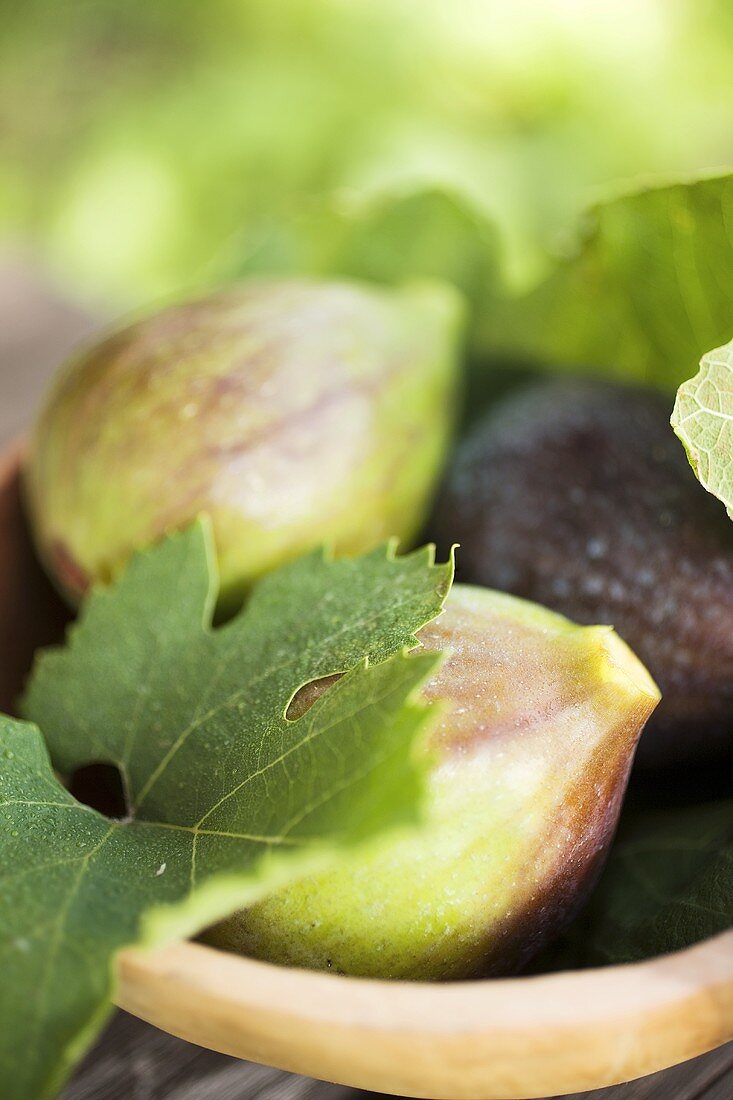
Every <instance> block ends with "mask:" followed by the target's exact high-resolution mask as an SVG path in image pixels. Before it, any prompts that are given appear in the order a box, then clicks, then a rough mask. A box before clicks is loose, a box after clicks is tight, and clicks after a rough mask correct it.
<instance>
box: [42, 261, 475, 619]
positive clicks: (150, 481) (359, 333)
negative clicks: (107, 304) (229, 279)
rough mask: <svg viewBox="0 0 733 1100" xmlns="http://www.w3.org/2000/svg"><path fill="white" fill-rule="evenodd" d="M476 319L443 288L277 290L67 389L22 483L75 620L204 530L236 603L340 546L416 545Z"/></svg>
mask: <svg viewBox="0 0 733 1100" xmlns="http://www.w3.org/2000/svg"><path fill="white" fill-rule="evenodd" d="M461 319H462V307H461V304H460V300H459V298H458V297H457V295H456V294H455V292H454V291H453V290H451V289H449V288H447V287H443V286H441V285H438V284H427V283H426V284H416V285H414V286H407V287H405V288H403V289H401V290H397V291H395V290H385V289H378V288H376V287H369V286H367V285H362V284H358V283H348V282H325V283H323V282H316V281H307V280H301V281H298V280H283V279H271V280H262V281H253V282H249V283H245V284H243V285H241V286H239V287H235V288H233V289H229V290H225V291H222V292H220V293H218V294H214V295H213V296H211V297H209V298H206V299H203V300H201V301H197V302H192V303H188V304H185V305H178V306H173V307H171V308H169V309H165V310H163V311H162V312H161V313H158V314H157V315H155V316H152V317H149V318H147V319H144V320H141V321H138V322H137V323H135V324H132V325H130V326H129V327H128V328H125V329H123V330H121V331H119V332H116V333H113V334H112V335H109V336H107V337H106V338H104V339H102V340H101V341H100V342H98V343H97V344H95V345H94V346H92V347H90V348H89V349H88V350H86V351H84V352H83V353H82V354H80V355H79V356H78V357H77V358H75V359H74V360H72V361H71V362H70V363H69V365H68V366H67V367H66V369H65V370H63V371H62V372H61V374H60V376H59V378H58V381H57V383H56V385H55V386H54V387H53V388H52V391H51V393H50V394H49V397H48V400H47V403H46V405H45V407H44V409H43V410H42V412H41V415H40V417H39V419H38V422H37V424H36V428H35V431H34V434H33V439H32V445H31V449H30V455H29V460H28V463H27V470H26V487H27V497H28V501H29V506H30V514H31V521H32V526H33V529H34V533H35V538H36V542H37V545H38V548H39V551H40V554H41V557H42V559H43V561H44V562H45V564H46V565H47V567H48V569H49V572H50V573H51V576H52V577H53V578H54V579H55V581H56V582H57V584H58V585H59V586H60V588H61V589H62V590H63V591H64V592H65V594H66V595H67V596H68V597H70V599H71V600H72V602H76V601H77V600H78V598H79V597H80V595H81V594H82V593H83V592H84V590H85V589H86V588H87V586H88V585H89V583H90V582H91V581H94V580H102V581H106V580H109V579H110V578H111V577H112V576H114V575H115V574H116V573H117V571H118V570H119V569H120V567H121V566H122V565H123V564H124V563H125V561H126V560H127V558H128V557H129V555H130V554H131V552H132V551H133V550H135V549H137V548H139V547H141V546H145V545H148V544H150V543H152V542H154V541H156V540H157V539H158V538H160V537H161V536H162V535H163V534H164V533H166V532H167V531H169V530H172V529H175V528H178V527H181V526H184V525H186V524H187V523H189V522H191V521H192V520H193V519H195V517H196V516H197V515H198V514H199V513H201V512H207V513H208V514H209V515H210V517H211V519H212V521H213V525H214V534H215V541H216V549H217V555H218V559H219V568H220V574H221V580H222V597H223V602H224V603H225V604H226V603H229V602H232V601H236V600H237V599H238V598H239V597H241V595H242V594H243V593H244V592H245V591H246V590H247V589H248V587H249V586H250V585H251V583H252V582H253V581H254V580H255V579H256V578H257V577H258V576H260V575H261V574H263V573H265V572H268V571H269V570H271V569H273V568H274V567H276V566H277V565H279V564H281V563H283V562H284V561H286V560H288V559H290V558H294V557H297V556H298V555H299V554H301V553H303V552H304V551H306V550H307V549H309V548H311V547H313V546H315V545H321V544H324V543H327V544H330V545H331V546H333V547H334V549H335V550H336V551H337V552H345V553H346V552H348V553H357V552H361V551H363V550H365V549H369V548H371V547H372V546H374V545H376V544H378V543H379V542H381V541H383V540H384V539H385V538H388V537H390V536H393V535H397V536H399V537H400V538H401V540H402V541H403V542H407V543H409V542H410V540H411V539H412V538H413V537H414V536H415V534H416V533H417V531H418V530H419V528H420V526H421V524H422V522H423V519H424V513H425V510H426V508H427V507H428V506H429V502H430V497H431V493H432V490H433V488H434V484H435V481H436V478H437V477H438V476H439V473H440V470H441V466H442V462H443V460H444V457H445V451H446V447H447V443H448V440H449V437H450V434H451V429H452V425H453V420H454V408H455V391H456V373H457V344H458V337H459V330H460V326H461Z"/></svg>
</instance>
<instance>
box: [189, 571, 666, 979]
mask: <svg viewBox="0 0 733 1100" xmlns="http://www.w3.org/2000/svg"><path fill="white" fill-rule="evenodd" d="M419 638H420V641H421V643H422V645H423V646H425V647H426V648H429V649H439V650H447V654H448V655H447V657H446V659H445V661H444V663H443V665H442V667H441V668H440V670H439V672H438V673H437V675H436V676H435V677H434V678H433V679H432V680H431V681H430V682H429V683H428V684H427V685H426V686H425V687H424V689H423V692H424V695H425V697H426V698H427V699H428V700H430V701H431V702H434V703H436V704H440V705H441V712H440V715H439V717H438V720H437V723H436V726H435V727H434V730H433V733H432V735H431V739H430V743H429V744H428V745H427V746H425V747H424V749H423V751H425V752H427V753H429V758H428V759H429V760H430V770H429V788H428V798H427V806H426V817H427V820H426V823H425V825H424V826H423V827H422V828H421V829H420V830H418V831H417V832H415V833H407V834H402V835H397V836H395V837H394V838H391V839H389V840H388V841H387V842H386V843H385V842H384V841H383V842H381V843H380V845H379V847H378V848H377V849H376V850H375V851H373V852H371V853H370V852H367V853H365V854H361V853H356V854H355V855H354V856H353V857H352V860H351V861H350V862H349V863H348V864H347V865H346V866H342V867H339V868H337V869H335V870H332V871H330V872H328V873H325V874H321V875H315V876H312V877H310V878H307V879H303V880H301V881H298V882H296V883H295V884H294V885H291V886H289V887H288V888H285V889H283V890H282V891H280V892H279V893H277V894H275V895H273V896H271V897H269V898H267V899H266V900H264V901H262V902H260V903H258V904H257V905H255V906H253V907H251V908H249V909H246V910H243V911H242V912H240V913H238V914H236V915H235V916H234V917H232V918H230V919H229V920H227V921H225V922H223V923H222V924H221V925H218V926H217V927H216V928H214V929H212V930H211V931H210V932H209V933H208V936H207V938H208V939H209V940H210V941H211V942H213V943H215V944H217V945H219V946H222V947H225V948H227V949H230V950H235V951H240V952H242V953H245V954H249V955H255V956H257V957H259V958H264V959H269V960H272V961H275V962H279V963H283V964H288V965H296V966H303V967H315V968H324V969H333V970H336V971H339V972H344V973H348V974H357V975H368V976H375V977H389V978H418V979H439V978H462V977H468V976H472V975H476V974H487V973H488V974H505V973H509V972H513V971H515V970H517V969H519V968H520V967H521V966H522V965H523V964H525V963H526V962H527V961H528V960H529V959H530V958H531V957H532V956H533V955H534V954H535V953H536V952H537V951H538V950H539V949H540V948H541V947H542V946H543V944H545V943H546V942H548V940H550V939H551V938H553V937H554V936H555V935H557V934H558V932H559V931H560V930H561V929H562V928H563V927H564V926H565V924H566V923H567V922H568V921H569V920H570V919H571V918H572V916H573V915H574V914H575V912H576V910H577V909H578V907H579V906H580V905H581V904H582V902H583V900H584V899H585V897H586V895H587V893H588V892H589V890H590V889H591V887H592V885H593V882H594V880H595V877H596V874H597V872H598V870H599V869H600V866H601V863H602V861H603V858H604V856H605V854H606V851H607V848H608V845H609V843H610V840H611V837H612V834H613V831H614V828H615V825H616V821H617V817H618V812H619V807H620V803H621V799H622V796H623V792H624V788H625V784H626V779H627V776H628V772H629V767H630V764H631V760H632V756H633V753H634V748H635V745H636V742H637V739H638V737H639V734H640V732H641V729H642V727H643V725H644V722H645V721H646V719H647V718H648V716H649V714H650V713H651V711H652V710H653V709H654V706H655V705H656V703H657V700H658V692H657V689H656V687H655V685H654V683H653V681H652V680H651V678H650V677H649V675H648V673H647V672H646V670H645V669H644V667H643V666H642V665H641V663H640V662H639V661H638V660H637V659H636V657H634V655H633V654H632V653H631V651H630V650H629V649H628V648H627V646H626V645H625V644H624V643H623V642H622V641H621V640H620V639H619V638H618V637H617V636H616V635H615V634H614V633H613V631H612V630H610V629H608V628H605V627H576V626H574V625H573V624H572V623H570V622H568V621H567V620H566V619H564V618H562V617H561V616H558V615H556V614H554V613H552V612H549V611H546V610H544V609H543V608H539V607H537V606H535V605H533V604H530V603H527V602H525V601H522V600H517V599H514V598H513V597H510V596H506V595H504V594H503V593H496V592H491V591H489V590H487V589H480V588H473V587H468V586H461V585H458V586H456V587H455V588H454V589H453V591H452V592H451V594H450V596H449V597H448V603H447V606H446V610H445V611H444V612H443V615H442V616H441V617H440V618H439V619H438V620H437V621H436V622H435V623H433V624H430V625H428V626H426V627H424V628H423V630H422V631H421V632H420V634H419ZM327 687H328V684H327V683H324V682H320V683H317V684H315V685H311V686H310V687H309V688H306V689H304V690H303V692H302V693H301V696H300V698H299V697H296V700H295V704H296V712H297V713H302V711H303V710H304V709H305V708H306V707H307V706H308V705H309V704H310V702H312V700H313V698H314V697H315V695H317V694H318V693H320V692H321V691H323V690H327Z"/></svg>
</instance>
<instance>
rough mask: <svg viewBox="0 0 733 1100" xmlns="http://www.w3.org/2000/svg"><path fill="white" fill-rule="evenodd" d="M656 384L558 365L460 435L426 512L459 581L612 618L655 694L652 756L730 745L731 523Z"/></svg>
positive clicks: (585, 619)
mask: <svg viewBox="0 0 733 1100" xmlns="http://www.w3.org/2000/svg"><path fill="white" fill-rule="evenodd" d="M670 411H671V402H670V401H669V400H668V399H667V398H666V397H664V396H663V395H659V394H657V393H655V392H651V391H647V390H645V389H639V388H636V387H631V386H626V385H616V384H606V383H603V382H595V381H584V380H566V381H555V382H547V383H544V384H540V385H535V386H532V387H530V388H528V389H526V390H525V391H523V392H520V393H519V394H517V395H515V396H512V397H510V398H508V399H507V400H505V401H504V402H503V403H501V404H498V405H496V406H495V407H494V408H493V409H491V410H490V411H489V413H488V414H487V415H486V416H485V418H484V419H483V420H481V421H480V422H478V423H477V424H476V425H474V427H473V428H472V429H471V431H470V432H469V434H468V435H467V436H466V438H465V439H464V440H463V441H462V442H461V444H460V445H459V446H458V448H457V450H456V453H455V456H454V459H453V461H452V464H451V466H450V468H449V471H448V473H447V476H446V480H445V484H444V487H443V489H442V491H441V493H440V496H439V501H438V504H437V507H436V511H435V515H434V518H433V521H432V524H431V535H432V536H433V537H436V538H437V540H438V541H439V542H442V541H446V540H448V541H450V542H453V541H454V540H455V541H457V542H460V544H461V557H460V561H459V576H460V578H461V579H462V580H465V581H470V582H473V583H479V584H486V585H491V586H493V587H495V588H499V589H503V590H504V591H507V592H512V593H514V594H515V595H519V596H524V597H526V598H527V599H532V600H537V601H538V602H540V603H542V604H545V605H546V606H548V607H551V608H553V609H555V610H556V611H560V612H562V613H563V614H565V615H568V616H570V617H571V618H572V619H574V620H576V621H578V622H581V623H597V622H605V623H610V624H612V625H613V626H614V627H615V628H616V630H617V631H618V632H619V634H620V635H621V637H622V638H624V640H625V641H626V642H628V644H629V645H630V646H631V647H632V648H633V650H634V651H635V652H636V653H637V654H638V655H639V657H640V659H641V660H642V661H643V662H644V664H645V665H646V666H647V667H648V668H649V670H650V672H651V674H652V676H653V677H654V679H655V680H656V681H657V683H658V684H659V686H660V688H661V691H662V703H661V706H660V707H659V710H658V711H657V713H656V714H655V715H654V718H653V719H652V721H651V722H650V723H649V726H648V728H647V730H646V732H645V734H644V737H643V739H642V742H641V745H640V747H639V754H638V756H639V761H640V763H642V764H643V765H645V766H646V767H647V769H655V770H658V769H661V768H664V767H665V766H669V767H678V766H679V765H681V764H683V763H684V764H692V763H700V764H704V763H706V762H707V763H710V762H712V761H714V760H716V759H719V758H722V757H723V756H724V755H726V754H728V755H730V754H731V751H732V750H733V527H732V526H731V523H730V520H729V519H728V517H727V516H726V514H725V509H724V508H723V507H722V506H721V505H720V503H719V502H718V501H716V500H715V499H714V498H713V497H711V496H710V495H709V494H707V493H705V492H703V491H702V489H701V488H700V485H699V484H698V482H697V480H696V478H695V476H694V474H693V472H692V470H691V469H690V467H689V464H688V462H687V458H686V456H685V453H684V450H683V448H682V447H681V446H680V444H679V442H678V441H677V439H676V438H675V436H674V434H673V433H672V430H671V428H670V426H669V416H670Z"/></svg>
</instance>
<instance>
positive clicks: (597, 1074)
mask: <svg viewBox="0 0 733 1100" xmlns="http://www.w3.org/2000/svg"><path fill="white" fill-rule="evenodd" d="M18 464H19V450H18V448H14V449H11V450H10V451H9V452H7V453H6V454H5V455H4V456H3V457H2V458H0V563H1V565H2V570H1V571H0V705H1V706H2V707H3V709H10V708H11V707H12V701H13V699H14V698H15V697H16V696H17V692H18V689H19V686H20V684H21V682H22V679H23V676H24V674H25V672H26V670H27V668H28V666H29V664H30V660H31V655H32V653H33V650H34V648H35V647H36V646H37V645H39V644H44V643H48V642H49V641H52V640H54V639H55V638H58V637H59V635H60V633H61V631H62V629H63V625H64V622H65V621H66V618H67V615H66V613H65V611H64V609H63V607H62V606H61V604H60V603H59V601H58V600H57V599H56V597H55V596H54V594H53V592H52V591H51V589H50V586H49V585H48V582H47V581H46V580H45V578H44V577H43V574H42V572H41V570H40V569H39V567H38V565H37V564H36V562H35V559H34V557H33V554H32V551H31V548H30V544H29V540H28V536H27V533H26V529H25V525H24V521H23V516H22V509H21V505H20V499H19V492H18ZM118 976H119V987H118V991H117V1003H118V1004H119V1005H120V1006H121V1007H122V1008H125V1009H127V1010H128V1011H129V1012H133V1013H134V1014H135V1015H137V1016H141V1017H142V1018H143V1019H145V1020H149V1021H150V1023H152V1024H155V1025H156V1026H157V1027H160V1028H163V1029H164V1030H165V1031H169V1032H172V1033H173V1034H174V1035H179V1036H181V1037H182V1038H184V1039H188V1040H189V1041H190V1042H193V1043H198V1044H199V1045H201V1046H205V1047H210V1048H211V1049H213V1050H218V1051H222V1052H223V1053H226V1054H233V1055H236V1056H237V1057H240V1058H248V1059H252V1060H254V1061H256V1062H265V1063H269V1064H270V1065H273V1066H278V1067H280V1068H282V1069H288V1070H294V1071H295V1072H297V1073H304V1074H307V1075H309V1076H311V1077H319V1078H323V1079H325V1080H328V1081H335V1082H339V1083H342V1084H348V1085H353V1086H358V1087H360V1088H367V1089H374V1090H377V1091H380V1092H388V1093H398V1094H400V1095H406V1096H422V1097H435V1098H436V1100H437V1098H439V1097H446V1098H452V1097H454V1098H460V1097H464V1098H475V1100H491V1098H500V1097H503V1098H512V1097H516V1098H520V1097H546V1096H548V1095H556V1094H559V1093H566V1092H576V1091H582V1090H586V1089H592V1088H598V1087H601V1086H603V1085H611V1084H615V1083H617V1082H619V1081H625V1080H629V1079H631V1078H633V1077H639V1076H642V1075H643V1074H647V1073H651V1072H653V1071H654V1070H659V1069H663V1068H665V1067H667V1066H670V1065H673V1064H675V1063H677V1062H681V1061H684V1060H685V1059H687V1058H691V1057H693V1056H695V1055H697V1054H701V1053H703V1052H704V1051H706V1050H710V1049H711V1048H712V1047H715V1046H717V1045H719V1044H721V1043H724V1042H726V1040H728V1039H730V1038H733V932H728V933H726V934H724V935H722V936H718V937H716V938H715V939H712V940H709V941H707V942H706V943H702V944H699V945H698V946H696V947H692V948H689V949H688V950H686V951H681V952H679V953H677V954H674V955H668V956H665V957H663V958H659V959H652V960H650V961H648V962H643V963H638V964H635V965H630V966H620V967H610V968H607V969H599V970H587V971H583V972H580V973H566V974H552V975H549V976H542V977H528V978H514V979H506V980H493V981H476V982H454V983H446V984H442V985H441V984H423V983H418V982H412V983H410V982H378V981H366V980H363V979H356V978H344V977H340V976H337V975H330V974H319V973H312V972H310V971H305V970H290V969H285V968H280V967H276V966H269V965H267V964H265V963H260V962H253V961H251V960H249V959H243V958H239V957H237V956H235V955H229V954H226V953H224V952H221V951H217V950H214V949H213V948H210V947H204V946H202V945H200V944H193V943H182V944H178V945H176V946H173V947H170V948H166V949H165V950H160V951H156V952H149V953H143V952H140V951H125V952H123V953H122V954H121V955H120V958H119V963H118Z"/></svg>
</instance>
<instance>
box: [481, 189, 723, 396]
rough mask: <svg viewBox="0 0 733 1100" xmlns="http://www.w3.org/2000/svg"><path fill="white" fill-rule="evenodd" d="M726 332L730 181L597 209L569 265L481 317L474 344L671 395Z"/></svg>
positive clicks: (643, 195) (653, 192)
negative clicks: (647, 385)
mask: <svg viewBox="0 0 733 1100" xmlns="http://www.w3.org/2000/svg"><path fill="white" fill-rule="evenodd" d="M731 334H733V176H730V175H725V176H718V177H714V178H709V179H702V180H698V181H696V182H694V183H678V184H674V185H672V186H667V187H658V188H652V189H648V190H644V191H639V192H638V193H636V194H630V195H625V196H623V197H622V198H618V199H615V200H614V201H612V202H608V203H606V204H603V205H600V206H597V207H595V208H594V209H593V210H591V211H590V212H589V214H588V216H587V218H586V222H585V225H584V230H583V233H582V236H581V240H580V242H579V245H578V246H577V248H576V249H575V250H574V251H573V254H572V256H571V257H570V258H568V259H565V260H560V261H558V263H557V265H556V267H555V269H554V270H553V272H552V273H551V275H550V276H549V277H548V278H547V279H546V281H545V282H544V283H542V284H541V285H540V286H539V287H537V288H536V289H535V290H533V291H532V292H530V293H529V294H527V295H525V296H524V297H519V298H514V299H504V300H503V301H499V302H496V303H494V306H493V308H488V309H487V310H486V313H485V317H484V321H483V327H482V338H481V343H482V346H484V347H486V348H488V349H490V350H491V351H492V352H495V353H503V354H507V355H510V356H514V357H518V358H523V359H529V360H533V361H534V360H536V361H538V362H542V363H546V364H548V365H550V366H555V367H569V368H573V369H583V370H585V369H592V370H593V371H598V372H605V373H608V374H613V375H616V376H618V377H622V378H628V379H630V380H632V381H634V380H635V381H638V382H647V383H650V384H653V385H656V386H659V387H661V388H662V389H666V390H669V391H670V392H671V391H673V390H675V389H676V388H677V387H678V386H679V385H680V383H681V382H682V381H684V380H685V379H686V378H688V377H689V374H690V367H691V364H694V363H696V362H698V361H699V359H700V356H701V355H703V354H704V353H705V352H706V351H707V350H708V349H709V348H711V347H716V346H717V345H719V344H722V343H724V342H725V341H726V340H728V339H730V337H731Z"/></svg>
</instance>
